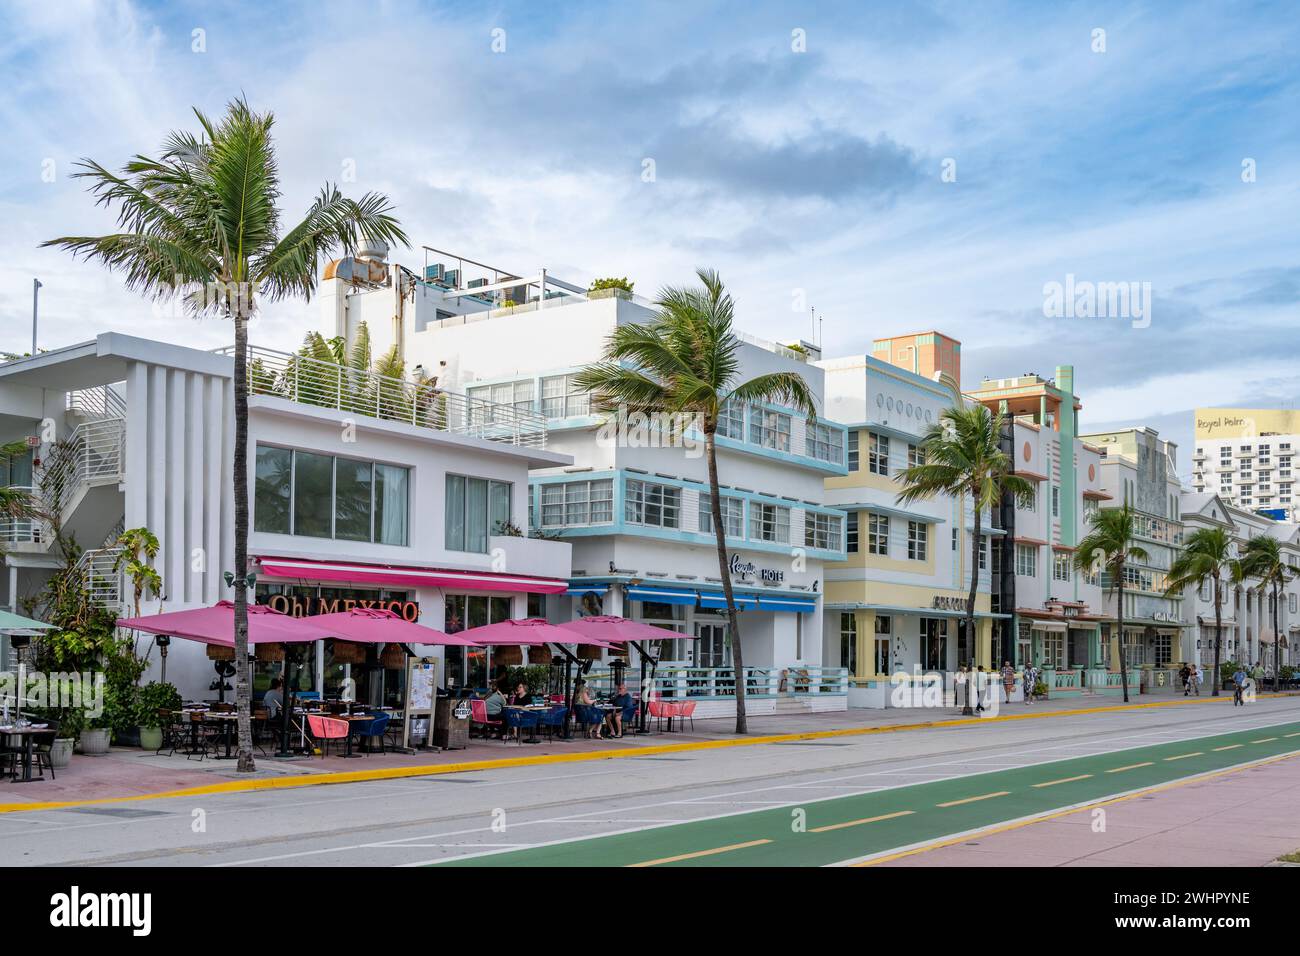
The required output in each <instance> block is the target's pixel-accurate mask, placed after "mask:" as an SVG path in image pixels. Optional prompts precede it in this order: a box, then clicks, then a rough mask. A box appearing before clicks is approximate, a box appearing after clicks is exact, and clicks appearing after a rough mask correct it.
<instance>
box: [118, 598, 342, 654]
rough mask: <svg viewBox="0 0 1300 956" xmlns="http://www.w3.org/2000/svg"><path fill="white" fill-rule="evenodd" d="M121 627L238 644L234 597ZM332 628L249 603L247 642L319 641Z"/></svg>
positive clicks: (125, 622)
mask: <svg viewBox="0 0 1300 956" xmlns="http://www.w3.org/2000/svg"><path fill="white" fill-rule="evenodd" d="M117 626H118V627H129V628H131V629H133V630H136V631H144V632H145V633H147V634H167V635H170V636H172V637H183V638H185V639H186V640H190V641H201V642H203V643H204V644H221V645H223V646H225V647H234V645H235V605H234V602H233V601H218V602H217V603H216V604H214V605H212V607H196V608H192V609H190V610H188V611H170V612H168V613H167V614H152V615H150V616H149V617H128V618H122V619H120V620H118V621H117ZM333 636H334V635H333V634H331V633H330V632H329V631H326V630H323V629H321V628H319V627H317V626H316V625H315V624H313V623H311V620H310V619H309V618H298V617H290V616H289V615H287V614H285V613H284V612H282V611H276V610H273V609H272V608H269V607H267V606H266V605H264V604H250V605H249V606H248V643H250V644H292V643H301V642H303V641H319V640H322V639H324V638H327V637H333Z"/></svg>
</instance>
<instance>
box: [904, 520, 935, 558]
mask: <svg viewBox="0 0 1300 956" xmlns="http://www.w3.org/2000/svg"><path fill="white" fill-rule="evenodd" d="M929 538H930V529H929V527H928V526H926V525H925V523H924V522H921V521H909V522H908V523H907V556H908V558H909V559H910V560H912V561H924V560H925V558H926V550H927V547H928V544H929Z"/></svg>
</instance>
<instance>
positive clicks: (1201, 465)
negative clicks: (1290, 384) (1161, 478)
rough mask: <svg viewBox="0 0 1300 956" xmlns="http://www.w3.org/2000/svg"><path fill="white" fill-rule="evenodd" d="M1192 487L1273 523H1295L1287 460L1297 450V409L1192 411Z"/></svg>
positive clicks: (1297, 509)
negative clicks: (1272, 520) (1268, 519)
mask: <svg viewBox="0 0 1300 956" xmlns="http://www.w3.org/2000/svg"><path fill="white" fill-rule="evenodd" d="M1195 415H1196V452H1195V454H1194V455H1193V456H1192V488H1193V490H1194V491H1196V492H1204V493H1206V494H1215V495H1218V496H1219V497H1220V498H1222V499H1223V501H1224V502H1225V503H1226V504H1228V505H1231V506H1233V507H1237V508H1243V509H1245V510H1247V511H1256V510H1259V511H1264V512H1267V513H1268V514H1269V516H1270V517H1271V518H1273V519H1275V520H1282V521H1300V498H1298V497H1296V495H1295V494H1293V493H1292V488H1293V487H1294V485H1295V478H1294V477H1293V472H1292V464H1291V463H1292V461H1293V459H1294V456H1295V453H1296V451H1297V450H1300V411H1297V410H1295V409H1281V410H1278V409H1262V408H1198V409H1196V412H1195Z"/></svg>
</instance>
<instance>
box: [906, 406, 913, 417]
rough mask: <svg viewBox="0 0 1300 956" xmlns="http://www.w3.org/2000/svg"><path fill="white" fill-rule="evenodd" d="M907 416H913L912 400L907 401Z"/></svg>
mask: <svg viewBox="0 0 1300 956" xmlns="http://www.w3.org/2000/svg"><path fill="white" fill-rule="evenodd" d="M907 417H908V418H911V417H912V403H911V402H908V403H907Z"/></svg>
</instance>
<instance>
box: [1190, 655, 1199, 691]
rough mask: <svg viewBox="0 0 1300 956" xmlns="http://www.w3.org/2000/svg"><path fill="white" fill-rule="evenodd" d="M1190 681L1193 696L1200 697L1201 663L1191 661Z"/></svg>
mask: <svg viewBox="0 0 1300 956" xmlns="http://www.w3.org/2000/svg"><path fill="white" fill-rule="evenodd" d="M1190 683H1191V685H1192V693H1193V694H1194V695H1195V696H1197V697H1200V696H1201V665H1200V664H1197V663H1195V662H1193V663H1192V676H1191V680H1190Z"/></svg>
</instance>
